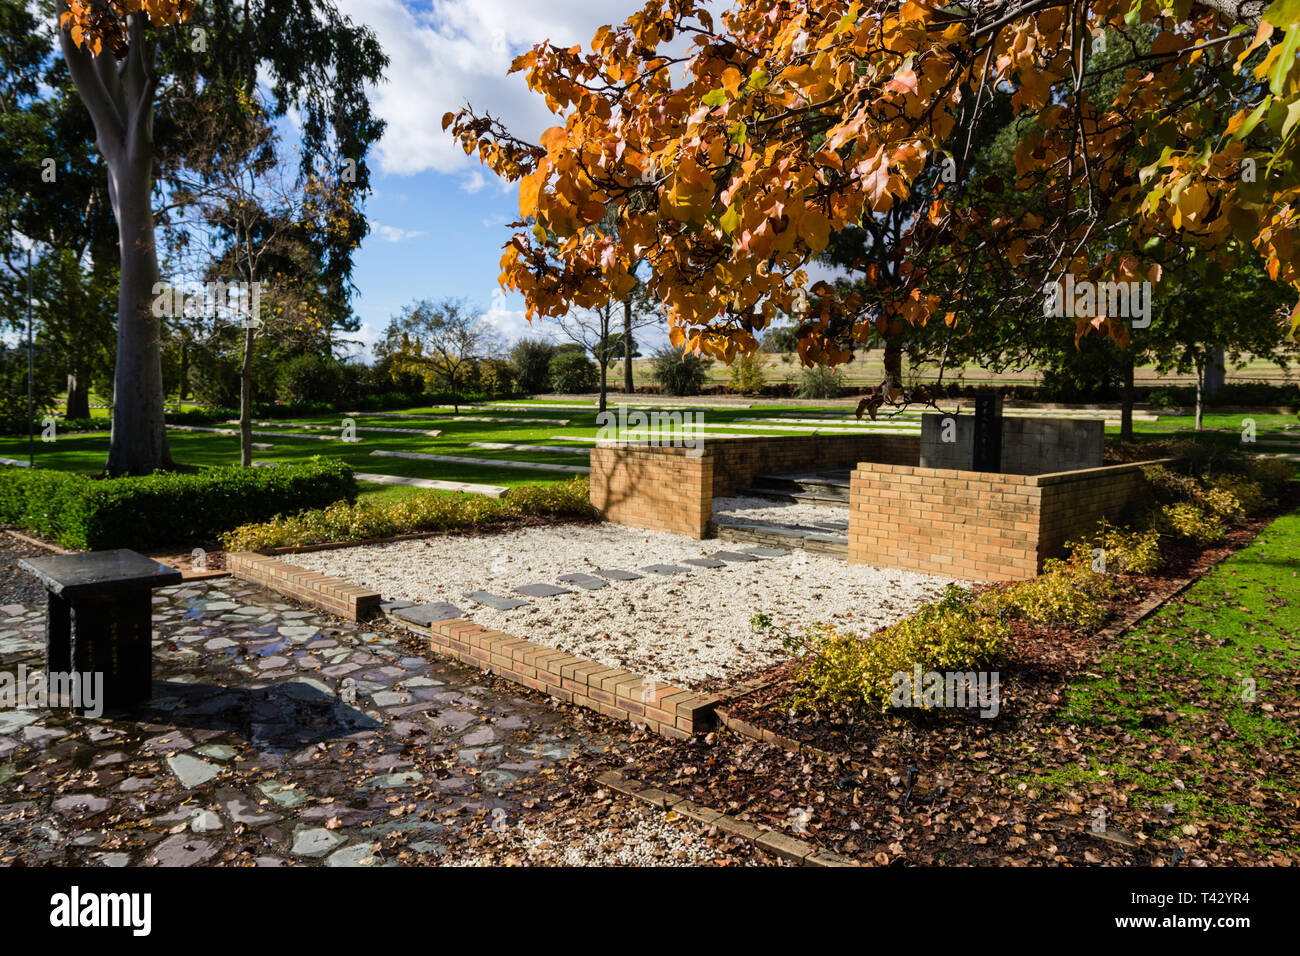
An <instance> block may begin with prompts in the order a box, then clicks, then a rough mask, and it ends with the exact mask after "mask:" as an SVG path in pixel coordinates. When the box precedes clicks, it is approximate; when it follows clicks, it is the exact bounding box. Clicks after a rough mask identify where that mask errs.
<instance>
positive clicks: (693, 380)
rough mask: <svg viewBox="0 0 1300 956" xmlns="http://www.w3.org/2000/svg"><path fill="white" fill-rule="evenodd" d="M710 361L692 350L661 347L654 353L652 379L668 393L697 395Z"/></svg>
mask: <svg viewBox="0 0 1300 956" xmlns="http://www.w3.org/2000/svg"><path fill="white" fill-rule="evenodd" d="M712 364H713V362H712V361H710V360H709V359H706V358H702V357H701V356H699V355H696V354H695V353H693V352H687V353H682V352H678V351H677V350H676V349H674V348H663V349H660V350H659V351H658V352H656V353H655V357H654V380H655V381H656V382H657V383H659V386H660V388H662V389H663V390H664V392H665V393H666V394H668V395H699V394H700V393H701V392H702V391H704V378H705V375H706V373H707V372H708V370H709V366H711V365H712Z"/></svg>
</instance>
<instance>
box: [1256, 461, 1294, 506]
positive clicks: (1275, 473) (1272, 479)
mask: <svg viewBox="0 0 1300 956" xmlns="http://www.w3.org/2000/svg"><path fill="white" fill-rule="evenodd" d="M1246 475H1247V476H1248V477H1250V478H1251V479H1253V480H1255V481H1258V482H1259V483H1260V486H1261V487H1262V488H1263V491H1264V494H1265V495H1268V496H1270V497H1272V496H1273V495H1276V494H1279V493H1280V492H1281V491H1282V490H1283V489H1285V488H1286V486H1287V485H1288V484H1290V483H1291V482H1293V481H1295V478H1296V466H1295V463H1294V462H1290V461H1287V460H1286V459H1285V458H1251V459H1249V460H1247V462H1246Z"/></svg>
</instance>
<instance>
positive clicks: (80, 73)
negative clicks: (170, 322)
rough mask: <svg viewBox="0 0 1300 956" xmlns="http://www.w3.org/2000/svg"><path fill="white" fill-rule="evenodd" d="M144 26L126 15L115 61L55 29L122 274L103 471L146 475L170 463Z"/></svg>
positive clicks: (149, 61)
mask: <svg viewBox="0 0 1300 956" xmlns="http://www.w3.org/2000/svg"><path fill="white" fill-rule="evenodd" d="M62 8H63V4H60V9H62ZM144 27H145V20H144V14H142V13H134V14H131V15H130V16H129V17H128V18H127V34H128V53H127V57H126V59H125V60H124V61H123V62H122V63H121V65H120V66H119V64H118V63H117V61H116V59H115V58H114V57H113V54H112V53H111V52H109V51H108V50H105V51H104V52H103V53H101V54H100V55H99V56H91V54H90V52H89V51H88V50H86V49H85V48H84V47H79V46H77V45H76V44H75V43H74V42H73V41H72V38H71V36H70V35H69V34H68V32H67V30H60V31H59V42H60V45H61V46H62V48H63V57H64V59H65V60H66V61H67V64H68V72H69V73H70V74H71V76H72V80H73V82H74V83H75V84H76V86H77V92H78V93H79V94H80V96H81V99H82V102H84V103H85V105H86V109H87V111H88V112H89V113H90V117H91V119H92V120H93V121H94V124H95V141H96V144H97V145H98V147H99V151H100V153H101V154H102V155H103V157H104V162H105V165H106V166H107V167H108V196H109V200H110V202H111V203H112V206H113V218H114V219H115V220H116V221H117V237H118V247H119V249H118V255H119V262H120V264H121V277H120V285H119V287H118V298H117V357H116V362H115V366H114V378H113V431H112V437H111V438H110V440H109V449H108V461H107V463H106V465H105V468H106V470H107V472H108V473H109V474H110V475H147V474H149V473H151V472H153V471H156V470H157V469H159V468H167V467H170V466H171V463H172V460H171V453H170V451H169V450H168V447H167V431H166V422H165V420H164V417H163V414H164V410H163V380H162V350H161V332H162V330H161V323H160V322H159V317H158V316H157V315H155V314H154V311H153V300H154V297H155V295H156V293H155V291H154V287H155V285H156V284H157V282H158V256H157V252H156V249H155V246H154V220H153V195H152V193H153V159H154V157H153V100H154V89H155V78H154V75H153V51H152V49H151V48H150V46H149V44H148V43H147V42H146V39H145V35H144Z"/></svg>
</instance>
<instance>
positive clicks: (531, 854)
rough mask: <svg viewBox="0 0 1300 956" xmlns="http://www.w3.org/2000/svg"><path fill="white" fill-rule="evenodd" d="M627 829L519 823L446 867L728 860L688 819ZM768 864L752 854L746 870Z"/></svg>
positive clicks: (662, 818)
mask: <svg viewBox="0 0 1300 956" xmlns="http://www.w3.org/2000/svg"><path fill="white" fill-rule="evenodd" d="M634 816H635V817H637V818H638V819H636V820H635V822H633V823H631V825H629V826H623V827H619V828H611V827H602V828H600V829H597V830H591V829H580V830H574V831H571V832H569V833H564V832H562V831H560V830H559V829H558V828H555V827H545V826H535V825H529V824H523V823H521V824H518V825H517V826H515V827H511V828H509V829H507V830H505V831H503V832H502V834H501V836H502V838H503V839H502V845H501V846H497V847H493V848H492V849H491V850H490V851H480V852H478V853H475V854H473V855H469V856H462V857H457V858H454V859H452V860H450V861H448V862H447V863H446V864H445V865H448V866H500V865H501V864H502V862H504V861H503V857H508V858H510V859H511V860H512V861H513V862H516V863H518V864H520V865H523V866H696V865H698V864H700V863H707V862H709V861H712V860H716V859H718V858H719V857H721V856H729V855H730V854H728V853H727V852H726V851H725V850H723V849H721V848H719V847H718V846H716V845H714V844H716V843H717V842H718V841H716V840H715V841H709V840H707V839H706V838H705V836H704V834H703V831H702V829H701V828H700V827H698V826H696V825H695V824H692V823H691V822H690V821H688V820H686V819H684V818H680V817H679V818H677V819H676V820H669V819H667V818H666V815H665V814H662V813H660V812H658V811H648V813H646V812H643V813H636V814H634ZM764 864H769V865H770V860H769V859H768V858H763V857H761V855H759V854H754V855H752V856H751V857H750V858H748V859H746V860H745V861H744V865H746V866H761V865H764Z"/></svg>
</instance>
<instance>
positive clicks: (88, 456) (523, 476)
mask: <svg viewBox="0 0 1300 956" xmlns="http://www.w3.org/2000/svg"><path fill="white" fill-rule="evenodd" d="M510 404H520V405H524V406H525V407H520V408H506V407H493V408H466V409H463V411H462V415H463V416H467V417H480V418H481V417H493V418H496V419H499V420H497V421H468V420H465V418H464V417H457V416H455V415H453V414H451V413H450V411H448V410H444V409H437V408H430V407H427V406H426V407H423V408H415V409H408V410H406V411H405V412H403V414H410V415H419V416H420V417H419V418H393V417H389V416H385V415H378V414H360V415H357V416H355V419H356V423H357V426H358V427H359V428H360V429H362V431H361V432H360V433H359V435H358V437H359V438H360V439H361V441H359V442H356V443H344V442H340V441H330V440H327V439H326V438H324V437H322V436H324V435H326V434H335V435H337V434H339V433H340V432H332V433H324V432H313V431H310V430H306V429H302V428H298V427H295V425H294V424H292V423H288V422H283V423H277V424H276V425H274V426H258V427H256V428H255V430H257V431H268V432H271V431H278V432H284V433H288V434H295V435H301V436H304V438H303V439H297V438H292V439H290V438H283V439H278V440H277V439H276V438H274V437H265V436H255V437H254V441H256V442H259V443H262V442H268V443H271V444H274V445H275V448H274V449H272V450H269V451H255V452H254V456H255V458H257V459H258V460H265V461H295V460H300V459H303V458H308V457H311V456H313V455H330V456H336V457H340V458H343V459H344V460H346V461H348V462H349V463H350V464H351V465H352V466H353V467H354V468H356V469H357V470H358V471H367V472H378V473H381V474H391V475H402V476H406V477H413V478H436V479H443V480H449V481H468V482H475V483H480V484H492V485H507V486H514V485H535V484H544V483H547V482H551V481H558V480H561V479H563V478H566V477H568V475H567V474H566V473H564V472H559V471H556V472H548V471H531V470H530V471H522V470H518V469H511V468H502V467H497V466H493V465H486V464H485V465H467V464H464V463H458V462H433V461H416V460H411V459H403V458H387V457H372V456H371V454H370V453H371V452H372V451H375V450H384V451H401V452H417V453H425V454H437V455H454V456H457V457H463V458H479V459H497V460H505V461H529V462H538V463H550V464H563V465H585V464H587V456H586V455H584V454H579V453H560V452H550V451H541V450H538V451H525V450H519V449H486V448H475V447H473V444H472V443H474V442H505V443H509V444H519V445H575V446H582V445H583V444H584V443H583V442H581V441H576V440H574V439H580V438H589V439H594V438H595V437H596V436H597V434H598V431H599V430H598V429H597V427H596V409H595V407H594V404H587V405H585V406H580V405H575V406H573V407H570V408H564V409H560V408H545V407H542V406H545V405H549V404H556V403H555V402H548V401H546V399H545V398H540V399H537V400H536V401H534V402H520V403H510ZM529 406H531V407H529ZM96 412H97V413H99V414H101V415H102V414H106V413H105V412H103V410H98V409H97V410H96ZM819 413H831V414H834V415H836V416H838V417H839V418H841V419H843V420H848V419H849V418H850V417H851V415H852V412H851V410H849V409H848V408H846V407H845V406H844V405H840V406H838V407H836V406H816V407H814V406H792V405H783V404H780V403H768V404H755V405H752V406H751V407H749V408H725V409H707V410H702V411H701V414H702V427H703V429H704V430H705V431H706V432H707V431H709V429H710V428H711V427H712V426H719V425H724V424H727V423H733V422H740V423H742V424H745V425H748V426H751V427H747V428H744V429H736V430H734V431H731V430H727V429H722V431H726V432H727V433H728V434H735V435H738V436H741V435H798V434H809V432H808V431H801V430H798V429H796V428H789V427H786V428H783V427H781V426H780V425H773V424H769V423H759V422H743V421H742V420H744V419H753V418H761V417H770V416H774V415H780V414H786V415H789V416H792V417H811V416H815V415H817V414H819ZM1063 414H1066V415H1068V412H1066V413H1063ZM1246 417H1247V416H1243V415H1218V414H1214V415H1207V416H1206V418H1205V425H1206V428H1207V432H1206V433H1205V434H1206V436H1207V438H1209V440H1214V441H1221V442H1224V443H1235V442H1239V441H1240V437H1241V428H1242V420H1243V419H1244V418H1246ZM1253 417H1254V419H1255V426H1256V429H1257V432H1258V434H1259V436H1260V442H1261V444H1260V450H1264V449H1265V448H1268V449H1270V450H1272V449H1273V448H1274V447H1276V448H1291V447H1294V448H1296V449H1297V450H1300V430H1295V431H1292V432H1289V433H1287V434H1286V436H1285V438H1284V439H1282V442H1283V443H1281V444H1278V445H1276V446H1274V445H1265V444H1264V442H1265V441H1266V433H1269V432H1280V431H1281V429H1282V428H1283V426H1285V425H1288V424H1294V423H1295V418H1294V416H1287V415H1256V416H1253ZM343 418H344V416H343V415H341V414H337V413H336V414H330V415H316V416H304V417H302V418H299V419H296V420H295V421H297V422H301V423H306V424H317V425H329V426H331V428H338V429H341V427H342V421H343ZM509 418H541V419H546V420H547V421H546V422H511V421H506V420H505V419H509ZM564 420H568V424H561V422H562V421H564ZM106 423H107V420H106ZM1191 425H1192V419H1191V417H1190V416H1186V415H1183V416H1167V417H1162V418H1161V419H1160V420H1159V421H1157V422H1137V423H1136V425H1135V428H1136V432H1137V435H1138V437H1139V439H1143V438H1145V439H1159V438H1168V437H1171V436H1175V435H1182V434H1183V433H1186V434H1187V435H1190V434H1191V430H1190V429H1191ZM367 426H381V427H398V428H415V429H441V431H442V435H441V436H439V437H436V438H435V437H432V436H427V435H418V434H415V435H413V434H400V433H388V432H367V431H365V430H364V429H365V428H366V427H367ZM221 427H230V426H228V425H225V424H222V425H221ZM674 430H675V429H674ZM1118 432H1119V429H1118V427H1111V428H1108V429H1107V433H1108V434H1110V435H1112V436H1117V435H1118ZM168 435H169V439H170V442H171V449H172V456H173V457H174V458H175V459H176V461H178V462H182V463H184V464H188V465H197V466H200V467H209V466H214V465H223V464H231V463H234V462H236V461H238V457H239V455H238V449H239V443H238V439H237V437H236V436H234V435H216V434H210V433H206V432H182V431H171V432H169V433H168ZM562 436H563V437H562ZM35 447H36V463H37V465H38V466H39V467H46V468H60V469H67V470H75V471H82V472H86V473H95V472H98V471H99V470H100V469H101V467H102V465H103V462H104V458H105V457H106V454H107V449H108V432H107V431H103V432H88V433H74V434H68V435H65V436H59V437H58V438H56V440H55V441H53V442H43V441H40V440H39V436H38V440H37V442H36V446H35ZM0 457H6V458H16V459H19V460H24V461H25V460H26V458H27V439H26V438H25V437H4V438H0ZM363 491H364V492H365V494H366V495H367V496H368V497H369V496H372V495H378V496H381V497H384V498H393V497H401V496H404V495H406V494H411V493H412V490H411V489H406V488H400V487H393V486H384V485H367V486H366V487H365V488H364V489H363Z"/></svg>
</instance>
